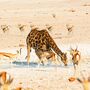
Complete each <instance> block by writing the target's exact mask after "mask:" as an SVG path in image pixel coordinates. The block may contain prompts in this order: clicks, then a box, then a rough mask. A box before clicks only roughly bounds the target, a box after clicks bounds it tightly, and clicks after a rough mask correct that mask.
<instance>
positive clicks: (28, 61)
mask: <svg viewBox="0 0 90 90" xmlns="http://www.w3.org/2000/svg"><path fill="white" fill-rule="evenodd" d="M30 51H31V48H30V46H29V45H27V56H26V58H25V59H27V63H28V65H29V63H30Z"/></svg>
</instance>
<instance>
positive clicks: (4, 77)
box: [0, 71, 13, 86]
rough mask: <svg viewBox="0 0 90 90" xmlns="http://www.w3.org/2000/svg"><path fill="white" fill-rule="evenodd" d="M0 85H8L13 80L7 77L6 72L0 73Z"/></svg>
mask: <svg viewBox="0 0 90 90" xmlns="http://www.w3.org/2000/svg"><path fill="white" fill-rule="evenodd" d="M0 79H1V81H0V85H1V86H2V85H4V84H8V85H10V84H11V83H12V81H13V78H12V77H11V75H9V74H8V73H7V72H5V71H3V72H1V73H0Z"/></svg>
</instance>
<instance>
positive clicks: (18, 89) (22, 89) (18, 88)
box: [13, 87, 33, 90]
mask: <svg viewBox="0 0 90 90" xmlns="http://www.w3.org/2000/svg"><path fill="white" fill-rule="evenodd" d="M13 90H33V89H31V88H23V87H17V88H16V89H13Z"/></svg>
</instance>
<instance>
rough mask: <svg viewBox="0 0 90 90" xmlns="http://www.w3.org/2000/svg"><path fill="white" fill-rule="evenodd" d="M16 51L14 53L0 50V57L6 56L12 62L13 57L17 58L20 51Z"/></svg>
mask: <svg viewBox="0 0 90 90" xmlns="http://www.w3.org/2000/svg"><path fill="white" fill-rule="evenodd" d="M20 50H21V49H20ZM16 52H17V53H16V54H13V53H7V52H0V58H3V57H7V58H9V60H10V62H13V61H15V60H13V59H15V58H16V59H17V57H18V56H19V54H20V52H19V51H18V50H17V51H16Z"/></svg>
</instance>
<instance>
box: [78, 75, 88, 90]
mask: <svg viewBox="0 0 90 90" xmlns="http://www.w3.org/2000/svg"><path fill="white" fill-rule="evenodd" d="M77 81H78V82H79V83H81V84H82V86H83V88H84V90H90V77H88V79H85V78H84V77H83V80H81V79H79V78H77Z"/></svg>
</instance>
